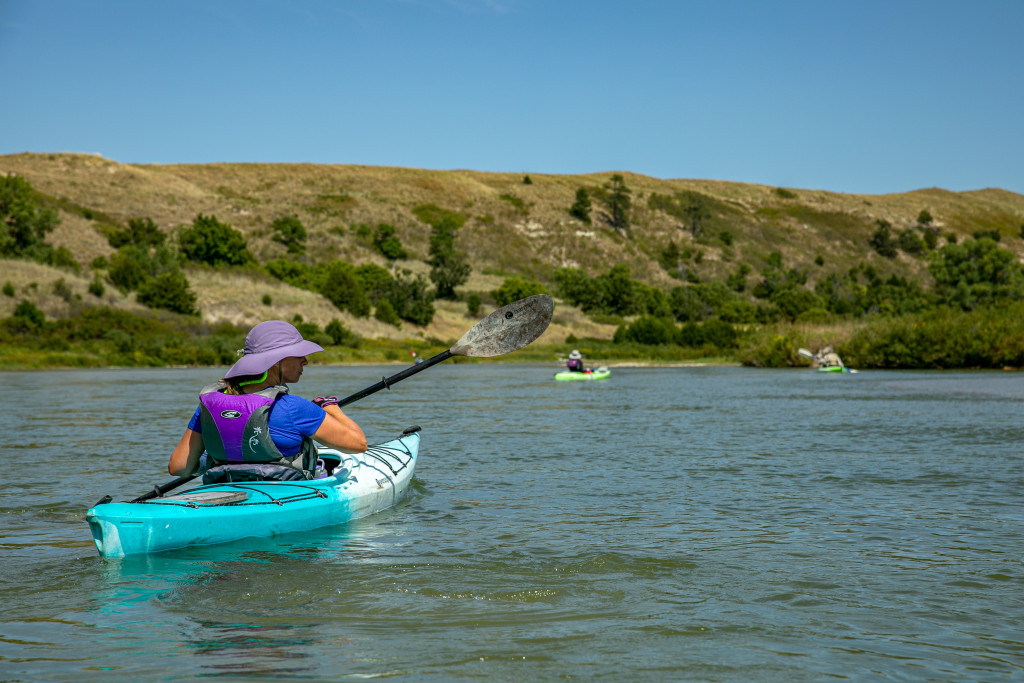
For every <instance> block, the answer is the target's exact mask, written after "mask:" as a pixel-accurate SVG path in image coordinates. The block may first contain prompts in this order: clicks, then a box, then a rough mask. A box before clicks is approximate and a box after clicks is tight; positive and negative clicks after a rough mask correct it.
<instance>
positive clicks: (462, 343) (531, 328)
mask: <svg viewBox="0 0 1024 683" xmlns="http://www.w3.org/2000/svg"><path fill="white" fill-rule="evenodd" d="M554 310H555V302H554V301H553V300H552V299H551V297H550V296H548V295H547V294H535V295H534V296H528V297H526V298H525V299H520V300H519V301H513V302H512V303H510V304H508V305H506V306H502V307H501V308H499V309H497V310H496V311H494V312H492V313H491V314H490V315H488V316H487V317H486V318H484V319H483V320H481V321H480V322H478V323H477V324H476V325H473V327H471V328H470V329H469V330H468V331H467V332H466V333H465V334H464V335H462V338H461V339H459V341H457V342H455V345H454V346H452V347H451V348H450V349H448V350H447V351H442V352H441V353H439V354H437V355H436V356H433V357H432V358H428V359H427V360H425V361H423V362H422V363H418V364H416V365H412V366H410V367H408V368H406V369H405V370H402V371H401V372H398V373H395V374H394V375H392V376H391V377H383V378H381V380H380V381H379V382H377V383H376V384H374V385H372V386H368V387H366V388H365V389H363V390H362V391H358V392H356V393H354V394H352V395H351V396H349V397H347V398H343V399H341V400H340V401H338V405H339V406H346V405H348V404H349V403H353V402H355V401H358V400H359V399H361V398H365V397H367V396H369V395H370V394H373V393H376V392H378V391H380V390H381V389H390V388H391V385H392V384H394V383H395V382H400V381H402V380H403V379H405V378H407V377H411V376H413V375H415V374H416V373H417V372H423V371H424V370H426V369H427V368H429V367H431V366H433V365H437V364H438V363H440V362H441V361H445V360H448V359H449V358H451V357H452V356H465V357H467V358H493V357H494V356H502V355H504V354H506V353H511V352H513V351H518V350H519V349H521V348H523V347H524V346H526V345H527V344H529V343H530V342H532V341H534V340H535V339H537V337H539V336H540V335H541V334H543V333H544V330H546V329H547V328H548V324H550V323H551V315H552V313H554ZM196 476H198V475H195V474H193V475H190V476H187V477H178V478H177V479H175V480H173V481H169V482H167V483H166V484H161V485H159V486H154V487H153V490H152V491H150V492H149V493H146V494H143V495H141V496H139V497H138V498H135V499H133V500H132V501H131V502H133V503H139V502H142V501H144V500H149V499H151V498H158V497H160V496H162V495H163V494H165V493H167V492H168V491H170V490H172V489H176V488H178V487H179V486H181V485H182V484H185V483H187V482H189V481H192V480H193V479H195V478H196ZM111 500H112V499H111V497H110V496H106V497H104V498H103V500H101V501H100V502H99V503H97V505H100V504H102V503H109V502H110V501H111Z"/></svg>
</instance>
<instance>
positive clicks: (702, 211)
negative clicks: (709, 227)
mask: <svg viewBox="0 0 1024 683" xmlns="http://www.w3.org/2000/svg"><path fill="white" fill-rule="evenodd" d="M680 207H681V208H682V211H683V215H684V216H685V217H686V220H687V221H689V223H690V234H691V235H693V239H697V238H698V237H700V235H701V234H702V233H703V232H704V221H706V220H707V219H708V218H710V217H711V211H710V210H709V209H708V205H707V203H706V202H705V201H704V196H703V195H701V194H700V193H697V192H686V193H684V194H683V195H682V196H681V197H680Z"/></svg>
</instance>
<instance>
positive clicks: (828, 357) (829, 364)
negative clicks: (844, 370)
mask: <svg viewBox="0 0 1024 683" xmlns="http://www.w3.org/2000/svg"><path fill="white" fill-rule="evenodd" d="M818 359H819V360H818V362H819V363H820V365H821V367H825V368H841V367H843V361H842V359H840V358H839V354H838V353H836V350H835V349H833V348H832V347H831V346H826V347H825V348H823V349H822V350H821V351H819V352H818Z"/></svg>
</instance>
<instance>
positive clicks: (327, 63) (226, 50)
mask: <svg viewBox="0 0 1024 683" xmlns="http://www.w3.org/2000/svg"><path fill="white" fill-rule="evenodd" d="M1022 27H1024V1H1021V0H975V1H973V2H972V1H968V0H964V1H962V2H949V1H945V0H932V1H927V0H917V1H907V0H857V1H854V0H850V1H847V2H841V1H838V0H836V1H832V0H813V1H811V0H807V1H804V0H787V1H781V0H780V1H778V2H770V1H768V0H763V1H760V2H756V1H753V0H750V1H744V0H695V1H690V0H676V1H671V0H663V1H653V0H646V1H645V0H616V1H611V0H561V1H560V0H246V1H242V0H167V1H156V0H105V1H101V0H0V92H2V93H3V98H2V102H0V154H9V153H16V152H23V151H36V152H63V151H72V152H89V153H99V154H102V155H103V156H104V157H107V158H110V159H114V160H117V161H121V162H125V163H161V164H171V163H208V162H221V161H245V162H313V163H332V164H333V163H337V164H367V165H374V166H407V167H415V168H431V169H474V170H484V171H504V172H514V173H520V172H523V173H535V174H541V173H569V174H575V173H594V172H603V171H630V172H636V173H642V174H645V175H650V176H655V177H659V178H708V179H717V180H733V181H738V182H748V183H761V184H766V185H772V186H781V187H793V188H817V189H825V190H832V191H836V192H856V193H870V194H883V193H888V192H904V191H908V190H914V189H919V188H925V187H942V188H945V189H949V190H955V191H961V190H974V189H980V188H985V187H1001V188H1004V189H1008V190H1012V191H1014V192H1019V193H1024V130H1022V122H1024V53H1022V48H1021V42H1020V41H1021V28H1022Z"/></svg>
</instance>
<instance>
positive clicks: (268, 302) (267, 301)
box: [262, 294, 274, 306]
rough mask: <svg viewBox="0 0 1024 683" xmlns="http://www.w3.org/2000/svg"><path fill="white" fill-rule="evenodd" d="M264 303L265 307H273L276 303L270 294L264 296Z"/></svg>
mask: <svg viewBox="0 0 1024 683" xmlns="http://www.w3.org/2000/svg"><path fill="white" fill-rule="evenodd" d="M262 301H263V305H264V306H272V305H273V303H274V300H273V299H272V298H271V297H270V295H269V294H264V295H263V299H262Z"/></svg>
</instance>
